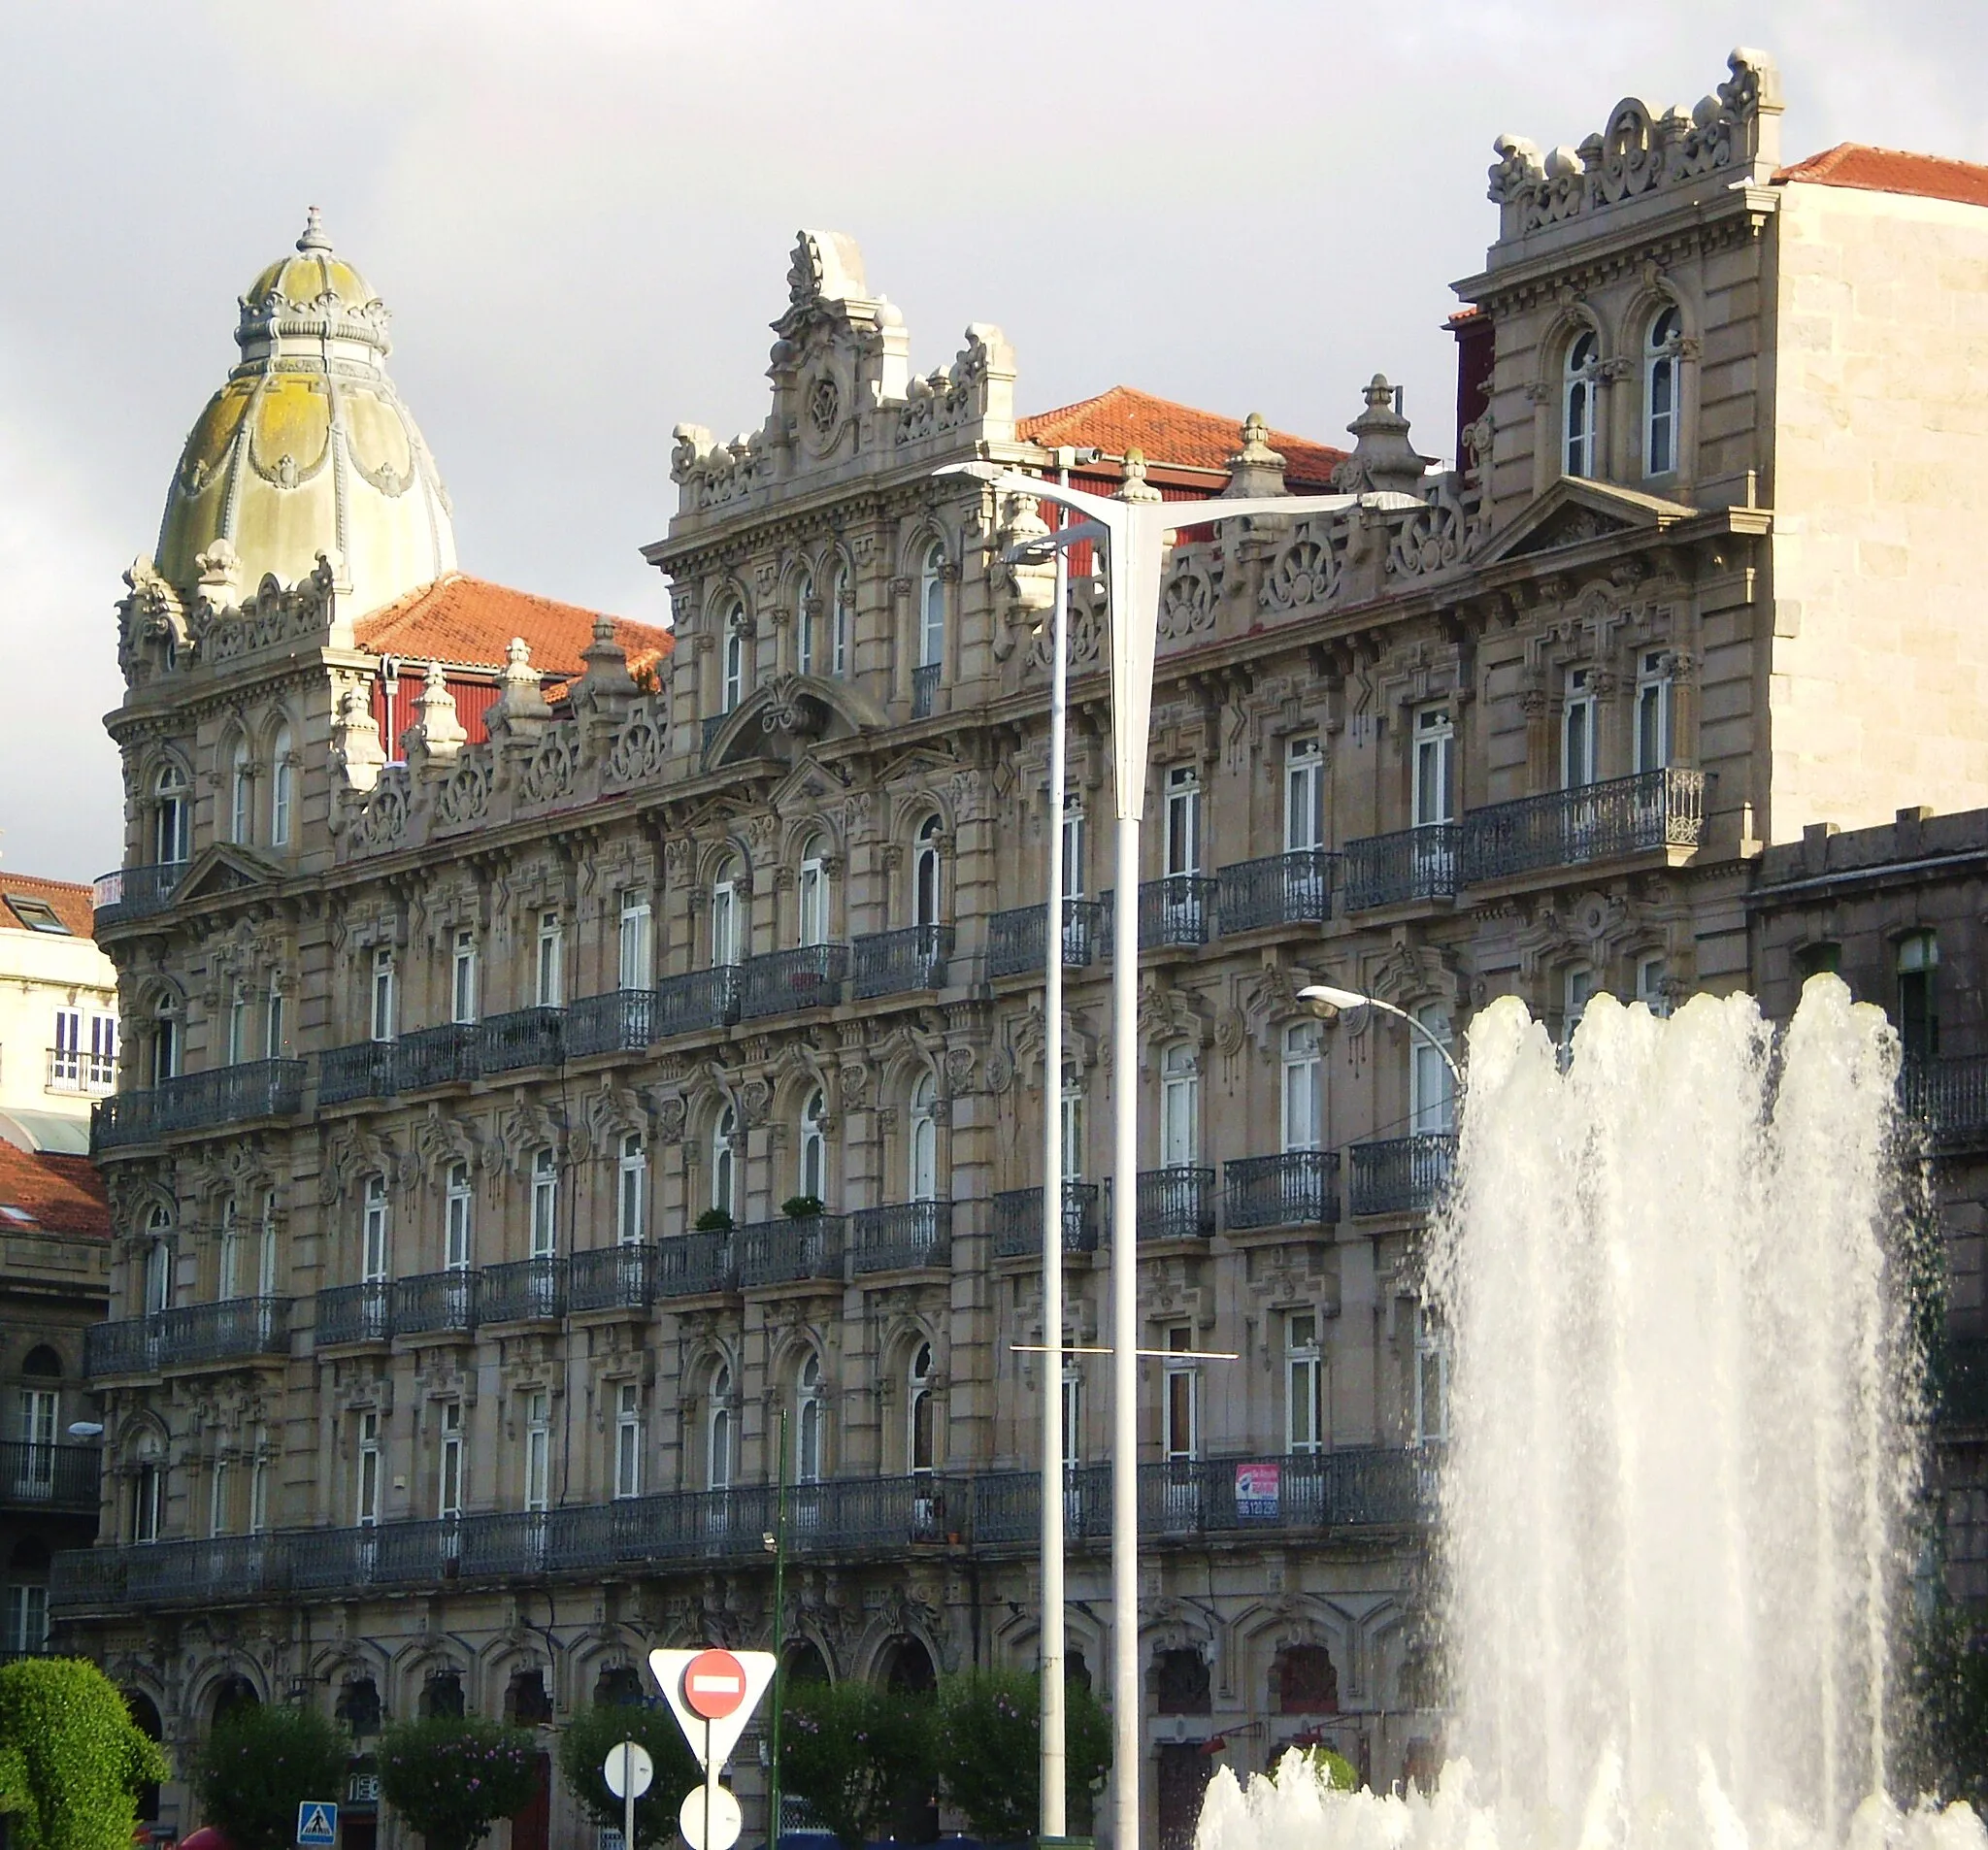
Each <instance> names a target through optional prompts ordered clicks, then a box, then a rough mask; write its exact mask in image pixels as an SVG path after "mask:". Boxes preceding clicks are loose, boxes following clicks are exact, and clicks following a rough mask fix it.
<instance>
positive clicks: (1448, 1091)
mask: <svg viewBox="0 0 1988 1850" xmlns="http://www.w3.org/2000/svg"><path fill="white" fill-rule="evenodd" d="M1415 1019H1416V1020H1417V1021H1418V1022H1420V1023H1421V1024H1422V1026H1423V1027H1424V1028H1426V1029H1427V1030H1428V1031H1429V1033H1428V1034H1427V1035H1419V1034H1418V1035H1413V1040H1414V1046H1413V1048H1412V1050H1411V1051H1410V1052H1409V1055H1408V1126H1409V1129H1411V1130H1412V1131H1414V1132H1416V1133H1417V1134H1418V1135H1422V1134H1429V1133H1435V1132H1444V1131H1448V1130H1450V1129H1451V1128H1452V1120H1453V1115H1454V1110H1455V1104H1456V1092H1455V1082H1454V1081H1453V1080H1452V1079H1451V1077H1450V1074H1449V1062H1448V1061H1447V1060H1445V1059H1444V1058H1443V1057H1442V1054H1441V1051H1440V1050H1439V1049H1438V1048H1437V1047H1435V1046H1432V1045H1431V1044H1430V1037H1432V1036H1433V1037H1434V1039H1435V1040H1436V1041H1439V1042H1441V1046H1442V1047H1447V1046H1448V1045H1449V1010H1448V1009H1447V1008H1443V1006H1442V1005H1441V1003H1438V1002H1432V1003H1430V1004H1429V1005H1428V1006H1427V1007H1426V1008H1418V1009H1416V1010H1415ZM1410 1032H1411V1033H1412V1031H1410Z"/></svg>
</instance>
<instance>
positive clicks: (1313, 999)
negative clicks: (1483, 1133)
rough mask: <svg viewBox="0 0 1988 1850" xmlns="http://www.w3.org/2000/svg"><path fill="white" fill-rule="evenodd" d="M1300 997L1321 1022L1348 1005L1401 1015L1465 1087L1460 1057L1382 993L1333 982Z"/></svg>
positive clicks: (1335, 1016) (1336, 1015)
mask: <svg viewBox="0 0 1988 1850" xmlns="http://www.w3.org/2000/svg"><path fill="white" fill-rule="evenodd" d="M1298 1000H1299V1001H1300V1002H1302V1003H1304V1004H1305V1005H1306V1006H1307V1007H1308V1008H1309V1009H1310V1010H1311V1012H1312V1013H1313V1014H1314V1015H1316V1016H1317V1017H1318V1018H1319V1020H1320V1021H1336V1020H1337V1019H1338V1018H1339V1015H1340V1011H1341V1010H1342V1009H1344V1008H1378V1009H1379V1010H1380V1011H1381V1012H1382V1013H1383V1014H1388V1015H1396V1016H1399V1017H1400V1019H1402V1020H1403V1021H1406V1022H1407V1023H1408V1026H1409V1027H1410V1028H1412V1029H1414V1031H1415V1032H1416V1033H1417V1034H1418V1035H1420V1036H1421V1037H1422V1039H1423V1040H1424V1041H1428V1043H1429V1044H1430V1045H1431V1046H1432V1047H1434V1048H1435V1049H1436V1051H1437V1052H1438V1053H1440V1054H1441V1056H1442V1064H1443V1065H1444V1066H1446V1067H1447V1068H1448V1069H1449V1076H1450V1077H1451V1078H1452V1079H1453V1080H1455V1081H1456V1088H1457V1090H1458V1091H1459V1092H1461V1091H1462V1090H1463V1086H1464V1070H1463V1068H1461V1067H1460V1066H1458V1065H1457V1063H1456V1056H1455V1055H1454V1054H1452V1053H1451V1052H1450V1050H1449V1049H1448V1048H1447V1047H1446V1046H1444V1045H1443V1043H1442V1042H1441V1041H1440V1040H1439V1039H1438V1038H1437V1036H1436V1034H1435V1031H1434V1030H1433V1029H1431V1028H1430V1027H1429V1026H1428V1025H1427V1024H1426V1023H1424V1022H1420V1021H1417V1020H1416V1019H1415V1017H1414V1016H1413V1015H1411V1014H1409V1013H1408V1010H1407V1009H1406V1008H1397V1007H1396V1006H1395V1005H1394V1004H1393V1003H1391V1002H1382V1001H1381V999H1380V998H1379V997H1378V996H1363V995H1362V994H1361V993H1360V992H1359V991H1358V990H1357V989H1339V988H1336V987H1334V985H1333V984H1331V983H1313V984H1312V985H1311V986H1310V987H1309V989H1301V990H1299V992H1298Z"/></svg>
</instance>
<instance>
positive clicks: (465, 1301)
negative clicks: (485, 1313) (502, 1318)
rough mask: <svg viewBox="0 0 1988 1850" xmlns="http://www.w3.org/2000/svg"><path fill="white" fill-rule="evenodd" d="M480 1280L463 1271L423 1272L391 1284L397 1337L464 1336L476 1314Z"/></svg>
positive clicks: (473, 1323) (470, 1329)
mask: <svg viewBox="0 0 1988 1850" xmlns="http://www.w3.org/2000/svg"><path fill="white" fill-rule="evenodd" d="M480 1298H481V1291H480V1278H479V1275H478V1274H477V1273H476V1272H470V1271H468V1270H467V1269H463V1268H458V1269H457V1270H455V1271H452V1272H420V1273H417V1274H416V1275H415V1276H414V1277H413V1278H396V1279H395V1280H394V1281H393V1334H394V1335H395V1336H397V1337H428V1336H468V1335H469V1334H470V1333H471V1332H472V1331H473V1330H475V1329H476V1327H477V1320H478V1317H479V1315H480V1309H481V1305H480Z"/></svg>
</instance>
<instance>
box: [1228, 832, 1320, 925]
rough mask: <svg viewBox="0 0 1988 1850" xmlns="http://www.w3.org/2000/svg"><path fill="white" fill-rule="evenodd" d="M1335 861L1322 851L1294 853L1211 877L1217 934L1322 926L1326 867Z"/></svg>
mask: <svg viewBox="0 0 1988 1850" xmlns="http://www.w3.org/2000/svg"><path fill="white" fill-rule="evenodd" d="M1338 858H1339V857H1338V856H1337V855H1333V854H1328V853H1327V852H1326V851H1325V849H1323V848H1294V849H1292V850H1291V852H1290V853H1288V854H1273V855H1269V856H1267V857H1266V858H1265V859H1263V860H1261V861H1239V862H1237V863H1236V864H1235V865H1234V866H1233V867H1225V868H1223V869H1222V870H1221V872H1220V873H1219V874H1217V875H1215V881H1216V885H1217V887H1218V888H1219V891H1218V893H1217V895H1216V901H1215V904H1216V909H1217V912H1218V914H1219V917H1220V922H1221V928H1222V930H1223V932H1224V933H1230V932H1253V931H1257V930H1259V929H1261V928H1262V927H1263V926H1266V925H1321V924H1323V923H1324V922H1325V921H1326V920H1327V919H1329V918H1330V917H1331V916H1332V865H1333V862H1334V861H1336V860H1337V859H1338Z"/></svg>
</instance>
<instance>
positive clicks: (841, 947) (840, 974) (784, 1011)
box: [739, 944, 849, 1021]
mask: <svg viewBox="0 0 1988 1850" xmlns="http://www.w3.org/2000/svg"><path fill="white" fill-rule="evenodd" d="M848 974H849V947H848V946H847V945H846V944H802V945H799V946H797V947H796V948H795V949H793V950H777V951H769V952H768V953H767V954H766V955H765V956H764V957H748V958H747V959H746V961H745V962H744V963H743V964H741V965H740V966H739V1019H740V1020H741V1021H751V1020H754V1019H756V1018H757V1017H759V1016H761V1015H788V1014H793V1013H795V1012H796V1011H797V1010H799V1009H802V1008H830V1007H832V1006H833V1005H835V1004H836V1003H839V1002H841V1001H842V999H843V979H844V978H845V976H846V975H848Z"/></svg>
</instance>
